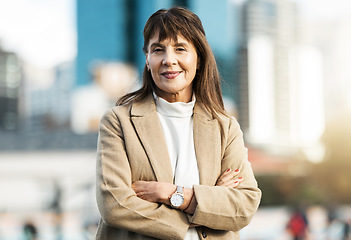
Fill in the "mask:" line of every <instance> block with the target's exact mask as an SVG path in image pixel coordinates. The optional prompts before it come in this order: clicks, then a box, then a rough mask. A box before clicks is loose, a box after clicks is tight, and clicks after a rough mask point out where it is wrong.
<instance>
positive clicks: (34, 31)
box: [0, 0, 351, 67]
mask: <svg viewBox="0 0 351 240" xmlns="http://www.w3.org/2000/svg"><path fill="white" fill-rule="evenodd" d="M294 1H296V2H298V3H299V4H300V5H301V7H302V8H301V12H302V14H303V15H304V17H305V18H307V19H312V20H319V19H335V18H339V17H341V16H346V15H349V16H350V15H351V1H350V0H294ZM0 42H1V43H0V44H1V45H2V47H3V48H4V49H5V50H8V51H14V52H16V53H18V54H19V56H20V57H21V58H22V59H23V60H24V61H26V62H30V63H31V64H33V65H37V66H41V67H53V66H55V65H57V64H60V63H62V62H65V61H70V60H72V59H74V57H75V55H76V46H75V45H76V32H75V0H0Z"/></svg>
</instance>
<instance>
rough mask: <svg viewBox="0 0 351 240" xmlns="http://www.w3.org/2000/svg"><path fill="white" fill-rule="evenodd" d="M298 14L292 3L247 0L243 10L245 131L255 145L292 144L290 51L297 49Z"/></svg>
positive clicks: (241, 103)
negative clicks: (275, 141) (274, 141)
mask: <svg viewBox="0 0 351 240" xmlns="http://www.w3.org/2000/svg"><path fill="white" fill-rule="evenodd" d="M296 31H297V27H296V9H295V5H294V3H293V2H291V1H289V0H248V1H246V2H245V3H244V5H243V9H242V46H241V49H240V61H239V62H240V64H239V71H240V101H239V113H240V122H241V125H242V127H243V129H244V131H246V134H247V135H246V136H247V137H248V139H250V140H251V141H252V142H256V143H267V142H272V140H273V139H275V140H277V142H286V141H289V140H288V139H289V135H290V132H291V131H290V127H291V116H290V114H291V103H292V101H294V99H293V98H294V96H292V95H291V88H290V87H289V86H290V85H291V81H293V80H292V79H291V78H289V66H290V65H291V61H294V59H292V58H291V55H290V51H291V49H292V48H294V47H295V45H296Z"/></svg>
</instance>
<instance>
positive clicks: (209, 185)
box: [96, 95, 261, 240]
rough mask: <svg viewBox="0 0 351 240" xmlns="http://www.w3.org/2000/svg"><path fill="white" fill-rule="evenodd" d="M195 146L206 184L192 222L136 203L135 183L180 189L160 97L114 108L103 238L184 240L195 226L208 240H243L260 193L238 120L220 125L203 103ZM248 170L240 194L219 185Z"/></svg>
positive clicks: (104, 174) (102, 188)
mask: <svg viewBox="0 0 351 240" xmlns="http://www.w3.org/2000/svg"><path fill="white" fill-rule="evenodd" d="M193 120H194V144H195V152H196V158H197V162H198V168H199V173H200V185H196V186H194V193H195V196H196V200H197V202H198V205H197V208H196V211H195V213H194V215H192V216H190V215H189V216H188V215H187V214H185V213H184V212H182V211H179V210H175V209H172V208H170V207H169V206H166V205H163V204H157V203H151V202H148V201H145V200H142V199H140V198H138V197H137V196H136V194H135V193H134V191H133V190H132V189H131V184H132V183H133V182H134V181H138V180H144V181H163V182H170V183H172V180H173V176H172V168H171V164H170V160H169V155H168V150H167V145H166V142H165V139H164V135H163V130H162V126H161V123H160V121H159V118H158V115H157V112H156V106H155V103H154V100H153V97H152V95H150V96H149V97H148V98H147V99H146V100H145V101H143V102H137V103H133V104H129V105H125V106H119V107H114V108H112V109H110V110H109V111H107V112H106V113H105V115H104V116H103V118H102V120H101V123H100V131H99V139H98V149H97V194H96V195H97V203H98V208H99V211H100V213H101V220H100V223H99V227H98V231H97V236H96V239H98V240H112V239H113V240H114V239H116V240H117V239H118V240H119V239H122V240H124V239H127V240H128V239H133V240H137V239H167V240H170V239H177V240H178V239H179V240H180V239H184V237H185V234H186V231H187V230H188V228H189V225H190V224H191V223H193V224H198V225H201V227H197V231H198V233H199V236H200V237H201V239H205V238H206V239H221V240H225V239H231V240H232V239H239V234H238V231H239V230H240V229H242V228H243V227H245V226H246V225H247V224H248V223H249V222H250V220H251V218H252V216H253V214H254V213H255V212H256V210H257V208H258V205H259V202H260V199H261V191H260V190H259V189H258V187H257V183H256V180H255V178H254V175H253V172H252V169H251V165H250V163H249V161H248V156H247V149H246V148H245V146H244V142H243V136H242V132H241V130H240V128H239V125H238V123H237V121H236V120H235V119H234V118H227V117H221V118H220V120H217V119H213V118H212V117H211V115H210V114H209V113H208V112H207V111H206V110H205V109H204V107H203V105H202V104H201V103H199V102H196V103H195V107H194V117H193ZM228 168H231V169H234V170H235V169H237V168H239V169H240V176H242V177H244V181H243V182H242V183H241V184H240V185H239V187H237V188H227V187H220V186H214V185H215V184H216V181H217V178H218V177H219V176H220V174H221V173H222V172H223V171H225V170H226V169H228Z"/></svg>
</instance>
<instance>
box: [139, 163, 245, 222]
mask: <svg viewBox="0 0 351 240" xmlns="http://www.w3.org/2000/svg"><path fill="white" fill-rule="evenodd" d="M239 172H240V171H239V169H236V170H232V169H230V168H229V169H227V170H226V171H225V172H223V173H222V174H221V176H220V177H219V178H218V180H217V183H216V186H224V187H232V188H235V187H237V186H238V185H239V184H240V183H241V182H242V181H243V180H244V179H243V178H242V177H238V175H239ZM132 189H133V190H134V192H135V193H136V195H137V196H138V197H139V198H141V199H144V200H146V201H149V202H154V203H163V204H166V205H170V201H169V197H170V196H171V195H172V194H173V193H174V192H175V190H176V186H175V185H173V184H171V183H166V182H155V181H136V182H134V183H133V184H132ZM183 195H184V203H183V204H182V206H180V208H179V210H182V211H184V212H185V213H188V214H191V215H192V214H194V212H195V209H196V206H197V201H196V198H195V195H194V190H193V189H192V188H184V193H183Z"/></svg>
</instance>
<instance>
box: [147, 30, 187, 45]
mask: <svg viewBox="0 0 351 240" xmlns="http://www.w3.org/2000/svg"><path fill="white" fill-rule="evenodd" d="M153 43H161V44H176V43H186V44H188V45H192V43H191V42H189V41H188V40H187V39H186V38H185V37H183V36H182V35H180V34H178V35H177V36H176V37H174V38H171V37H167V38H165V39H161V38H160V35H159V34H158V32H156V33H155V34H154V35H153V36H152V37H151V38H150V41H149V46H150V45H151V44H153Z"/></svg>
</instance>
